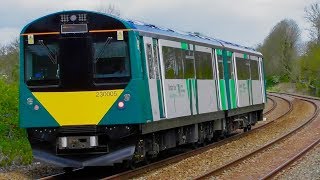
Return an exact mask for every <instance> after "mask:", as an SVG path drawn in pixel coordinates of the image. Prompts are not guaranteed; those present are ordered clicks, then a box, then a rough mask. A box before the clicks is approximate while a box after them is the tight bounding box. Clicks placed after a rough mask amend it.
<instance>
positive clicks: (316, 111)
mask: <svg viewBox="0 0 320 180" xmlns="http://www.w3.org/2000/svg"><path fill="white" fill-rule="evenodd" d="M296 97H297V96H296ZM300 97H301V96H300ZM304 101H307V102H309V103H311V104H312V105H313V106H314V108H315V111H314V114H313V115H312V116H311V117H310V118H309V119H308V120H307V121H306V122H305V123H303V124H302V125H301V126H299V127H298V128H296V129H294V130H292V131H290V132H288V133H287V134H285V135H284V136H282V137H280V138H278V139H276V140H274V141H272V142H270V143H268V144H266V145H265V146H263V147H261V148H259V149H257V150H255V151H253V152H251V153H249V154H247V155H245V156H243V157H241V158H239V159H236V160H234V161H232V162H230V163H228V164H226V165H224V166H221V167H219V168H217V169H214V170H212V171H210V172H207V173H206V174H203V175H201V176H198V177H197V178H196V179H206V178H210V177H213V176H214V175H217V174H219V173H221V172H222V171H224V170H225V169H232V167H234V166H236V165H238V164H239V163H241V162H243V161H245V160H247V159H250V158H251V157H253V156H255V155H257V154H258V153H261V152H262V151H265V150H267V149H268V148H269V147H271V146H273V145H275V144H277V143H281V142H282V141H284V140H285V139H286V138H288V137H289V136H291V135H293V134H294V133H296V132H298V131H300V130H301V129H302V128H304V127H305V126H306V125H308V124H309V123H310V122H312V121H313V120H314V119H315V118H316V117H317V116H318V114H319V106H317V105H316V104H315V103H314V102H313V101H310V100H307V99H304ZM319 141H320V140H317V141H315V142H314V143H312V144H311V145H310V146H308V147H307V148H305V149H304V150H303V151H301V152H300V153H299V154H298V155H296V156H295V157H293V158H292V159H290V160H288V161H287V162H286V163H284V164H282V165H280V166H278V167H276V168H275V169H274V170H272V171H271V172H270V173H268V174H267V175H265V176H264V177H263V178H262V179H268V178H270V177H273V176H275V175H276V174H277V173H278V172H280V171H281V170H283V169H284V168H286V167H287V166H288V165H290V164H291V163H292V162H294V161H295V160H296V159H298V158H299V157H301V156H302V155H303V154H305V153H306V152H307V151H309V150H310V149H311V148H312V147H314V146H315V145H317V144H318V143H319Z"/></svg>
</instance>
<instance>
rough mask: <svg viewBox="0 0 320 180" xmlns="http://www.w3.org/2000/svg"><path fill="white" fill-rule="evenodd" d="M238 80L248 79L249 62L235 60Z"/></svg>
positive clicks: (239, 59) (240, 59)
mask: <svg viewBox="0 0 320 180" xmlns="http://www.w3.org/2000/svg"><path fill="white" fill-rule="evenodd" d="M236 64H237V75H238V80H248V79H250V61H249V60H248V59H243V58H236Z"/></svg>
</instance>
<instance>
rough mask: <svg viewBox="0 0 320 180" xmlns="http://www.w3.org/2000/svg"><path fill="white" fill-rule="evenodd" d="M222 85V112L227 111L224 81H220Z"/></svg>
mask: <svg viewBox="0 0 320 180" xmlns="http://www.w3.org/2000/svg"><path fill="white" fill-rule="evenodd" d="M219 84H220V99H221V106H222V107H221V110H227V109H228V107H227V93H226V84H225V80H224V79H220V80H219Z"/></svg>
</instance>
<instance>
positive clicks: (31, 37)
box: [28, 34, 34, 44]
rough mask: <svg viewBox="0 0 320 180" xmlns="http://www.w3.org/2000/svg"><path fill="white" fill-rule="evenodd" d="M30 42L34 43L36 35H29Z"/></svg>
mask: <svg viewBox="0 0 320 180" xmlns="http://www.w3.org/2000/svg"><path fill="white" fill-rule="evenodd" d="M28 44H34V35H33V34H29V35H28Z"/></svg>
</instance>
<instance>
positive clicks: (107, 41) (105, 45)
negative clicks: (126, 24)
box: [94, 37, 113, 63]
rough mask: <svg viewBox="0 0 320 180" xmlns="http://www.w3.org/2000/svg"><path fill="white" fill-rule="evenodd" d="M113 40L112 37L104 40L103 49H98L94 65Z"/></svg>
mask: <svg viewBox="0 0 320 180" xmlns="http://www.w3.org/2000/svg"><path fill="white" fill-rule="evenodd" d="M112 39H113V38H112V37H108V39H107V40H106V42H104V44H103V47H102V48H101V49H100V51H99V53H98V56H97V57H96V59H95V60H94V63H97V62H98V60H99V59H100V57H101V56H102V54H103V53H104V51H105V49H106V47H107V46H108V45H109V44H110V42H111V40H112Z"/></svg>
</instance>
